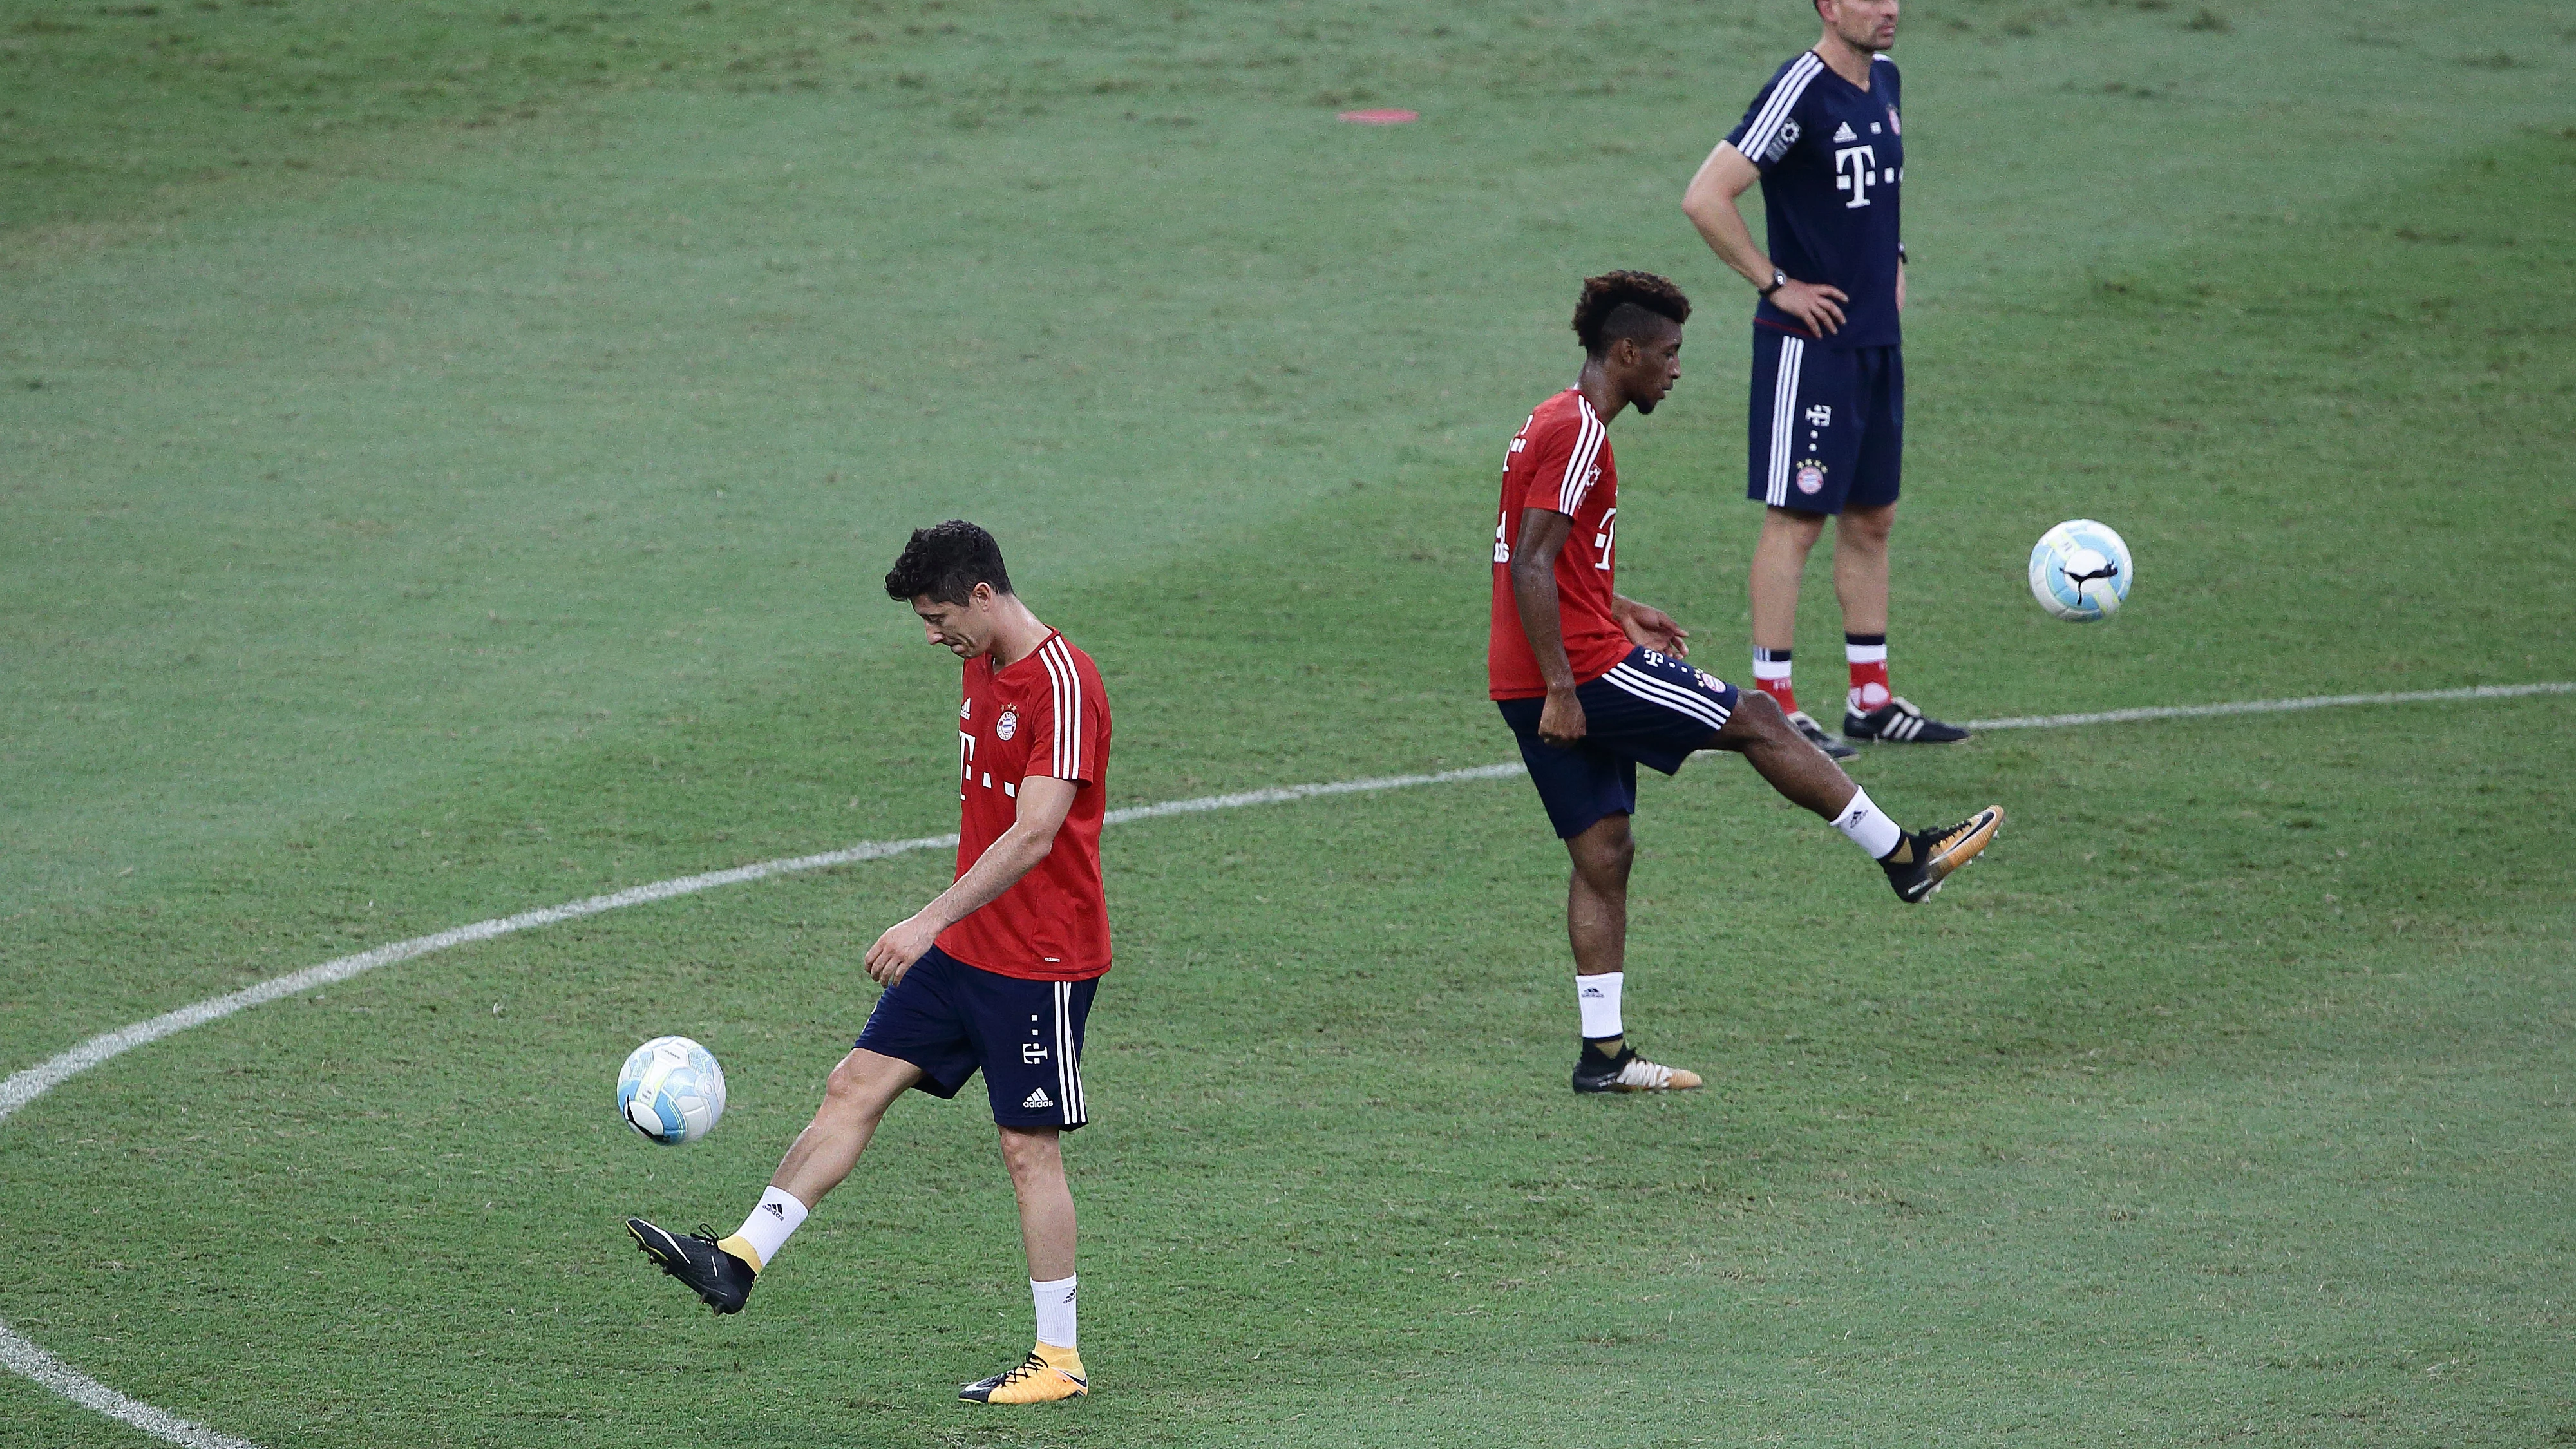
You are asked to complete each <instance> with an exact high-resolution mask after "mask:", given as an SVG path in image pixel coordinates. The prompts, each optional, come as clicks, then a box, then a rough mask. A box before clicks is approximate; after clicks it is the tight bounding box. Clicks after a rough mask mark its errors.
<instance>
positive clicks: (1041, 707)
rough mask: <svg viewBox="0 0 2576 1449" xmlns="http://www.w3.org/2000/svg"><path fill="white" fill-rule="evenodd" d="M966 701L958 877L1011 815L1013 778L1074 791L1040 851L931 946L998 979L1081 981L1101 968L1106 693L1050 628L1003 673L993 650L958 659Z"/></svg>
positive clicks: (1087, 661)
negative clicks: (1070, 786)
mask: <svg viewBox="0 0 2576 1449" xmlns="http://www.w3.org/2000/svg"><path fill="white" fill-rule="evenodd" d="M965 696H966V697H965V700H964V702H963V703H961V704H960V705H958V707H957V760H958V768H959V769H960V770H961V771H962V772H963V773H962V775H961V777H960V779H959V781H958V786H957V798H958V800H959V802H960V803H959V805H958V808H957V873H958V874H959V875H964V874H965V873H966V869H967V867H969V866H971V865H973V864H974V863H975V862H976V860H977V859H978V858H980V857H981V856H982V855H983V854H984V852H985V850H986V849H987V848H989V847H990V846H991V845H992V843H993V842H994V841H996V840H999V839H1000V838H1001V836H1002V832H1003V831H1005V830H1008V829H1010V828H1011V822H1012V821H1014V820H1016V819H1018V818H1019V813H1020V782H1021V781H1022V780H1026V779H1031V778H1036V777H1048V776H1051V777H1053V778H1055V779H1058V780H1071V781H1074V782H1075V783H1076V785H1077V786H1078V787H1079V788H1077V789H1076V790H1075V791H1074V793H1073V809H1072V810H1071V811H1069V812H1067V813H1066V815H1065V817H1064V824H1063V825H1062V826H1060V827H1058V828H1057V830H1056V833H1055V848H1054V849H1053V850H1051V851H1049V852H1048V853H1047V858H1046V859H1044V860H1042V861H1039V862H1038V863H1037V864H1036V865H1035V866H1033V867H1032V868H1031V869H1030V870H1029V873H1028V874H1027V875H1024V876H1022V877H1020V878H1019V879H1018V880H1017V881H1015V882H1013V883H1012V885H1011V888H1010V889H1009V890H1006V891H1004V892H1002V893H1001V894H1000V895H998V896H996V897H994V898H993V899H992V900H991V901H989V902H987V903H986V904H985V906H984V907H983V909H981V910H979V911H976V912H975V913H974V914H972V915H969V916H968V917H966V919H964V920H962V921H959V922H958V923H957V924H955V925H953V926H950V927H949V928H948V929H947V930H945V931H942V932H940V933H939V949H940V950H942V951H945V952H947V953H948V954H949V955H951V956H954V957H956V958H957V959H958V960H960V961H963V962H965V963H966V964H967V965H969V966H973V967H977V968H979V969H981V970H985V971H990V972H993V973H994V974H996V975H1000V976H1017V977H1020V978H1021V979H1023V980H1028V981H1087V980H1089V979H1091V978H1092V977H1094V976H1098V975H1100V974H1101V973H1103V972H1105V971H1107V970H1108V969H1109V905H1108V902H1107V901H1106V900H1105V899H1104V898H1103V896H1102V894H1101V890H1100V817H1101V803H1100V802H1101V797H1102V795H1103V794H1104V792H1105V783H1104V782H1105V781H1106V779H1107V776H1108V772H1109V692H1108V690H1106V689H1105V688H1103V687H1102V686H1101V683H1100V670H1099V669H1098V668H1097V667H1096V666H1095V665H1093V664H1092V662H1091V656H1090V655H1088V654H1085V653H1083V652H1082V651H1081V650H1079V649H1076V648H1074V647H1073V645H1072V644H1070V643H1068V642H1066V640H1065V637H1064V636H1063V635H1062V634H1056V633H1049V634H1048V635H1047V637H1046V642H1045V643H1043V644H1040V645H1039V646H1038V647H1037V648H1036V649H1035V650H1034V651H1032V652H1031V653H1030V654H1029V655H1028V657H1027V658H1025V659H1022V660H1020V661H1019V662H1018V663H1016V664H1012V665H1010V666H1008V667H1007V668H1002V669H996V668H994V667H993V660H992V657H991V656H990V655H984V656H980V657H977V658H974V659H969V660H967V661H966V687H965Z"/></svg>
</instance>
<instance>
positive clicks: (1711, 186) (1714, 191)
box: [1682, 141, 1851, 336]
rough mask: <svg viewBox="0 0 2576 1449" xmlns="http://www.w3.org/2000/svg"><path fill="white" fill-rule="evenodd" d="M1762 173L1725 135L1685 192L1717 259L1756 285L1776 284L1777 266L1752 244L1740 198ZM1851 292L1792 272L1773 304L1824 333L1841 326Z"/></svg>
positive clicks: (1686, 210) (1685, 208) (1690, 213)
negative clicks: (1812, 281) (1848, 293)
mask: <svg viewBox="0 0 2576 1449" xmlns="http://www.w3.org/2000/svg"><path fill="white" fill-rule="evenodd" d="M1761 179H1762V172H1761V170H1760V168H1758V167H1756V166H1755V165H1754V164H1753V162H1752V161H1751V160H1750V159H1749V158H1747V157H1746V156H1745V154H1744V153H1743V152H1741V151H1738V150H1736V149H1735V146H1734V143H1732V142H1729V141H1720V142H1718V143H1717V149H1716V150H1714V151H1711V152H1709V153H1708V159H1707V160H1705V161H1703V162H1701V163H1700V164H1699V174H1698V175H1696V176H1693V177H1692V178H1691V182H1690V186H1689V188H1688V189H1687V190H1685V191H1684V192H1683V193H1682V214H1683V215H1685V216H1687V217H1689V218H1690V219H1691V225H1692V226H1695V227H1697V228H1699V235H1700V239H1701V240H1702V241H1705V242H1707V243H1708V249H1709V250H1710V251H1713V252H1715V253H1717V259H1718V260H1719V261H1721V262H1724V263H1726V264H1727V265H1728V266H1730V267H1733V268H1734V269H1735V270H1736V271H1737V272H1739V273H1741V274H1743V277H1744V279H1745V280H1746V281H1748V282H1751V283H1752V284H1753V285H1754V286H1756V287H1768V286H1770V285H1771V276H1772V273H1773V271H1774V270H1775V268H1774V267H1773V265H1772V262H1771V259H1770V258H1769V257H1767V256H1764V255H1763V254H1762V248H1760V247H1758V246H1755V245H1754V244H1753V229H1752V228H1751V227H1749V226H1747V225H1745V223H1744V213H1743V212H1741V211H1739V210H1737V209H1736V205H1735V203H1736V199H1737V198H1739V197H1741V196H1742V195H1744V193H1745V192H1747V191H1750V190H1751V189H1752V188H1753V183H1754V182H1756V181H1759V180H1761ZM1850 300H1851V298H1850V297H1849V296H1848V295H1846V294H1845V293H1844V292H1843V289H1842V288H1840V287H1834V286H1826V285H1821V284H1811V283H1807V282H1802V281H1799V280H1798V279H1797V278H1795V277H1792V278H1790V279H1789V280H1788V281H1787V282H1785V283H1783V284H1782V285H1781V287H1780V288H1779V290H1777V291H1775V292H1773V293H1772V294H1771V305H1772V306H1774V307H1777V308H1779V309H1780V310H1781V311H1783V312H1786V313H1788V314H1789V315H1790V316H1792V317H1795V318H1797V319H1798V320H1799V321H1801V322H1804V323H1806V324H1807V326H1808V328H1809V329H1810V330H1812V331H1814V332H1815V333H1816V334H1817V335H1819V336H1822V335H1824V334H1825V333H1828V332H1837V331H1840V330H1841V329H1842V325H1843V309H1842V307H1841V305H1840V304H1841V303H1844V302H1848V301H1850Z"/></svg>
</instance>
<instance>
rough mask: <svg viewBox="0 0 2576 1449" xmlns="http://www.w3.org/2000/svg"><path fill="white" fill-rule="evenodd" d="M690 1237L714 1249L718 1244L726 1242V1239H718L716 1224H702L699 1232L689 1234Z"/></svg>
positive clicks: (699, 1225)
mask: <svg viewBox="0 0 2576 1449" xmlns="http://www.w3.org/2000/svg"><path fill="white" fill-rule="evenodd" d="M689 1236H690V1237H693V1238H695V1239H697V1240H698V1241H699V1242H701V1243H704V1244H706V1245H707V1246H708V1247H710V1248H712V1247H714V1246H715V1245H716V1244H718V1243H721V1242H723V1241H724V1239H722V1238H719V1237H717V1236H716V1225H715V1224H713V1223H700V1224H698V1230H697V1231H696V1232H694V1233H691V1234H689Z"/></svg>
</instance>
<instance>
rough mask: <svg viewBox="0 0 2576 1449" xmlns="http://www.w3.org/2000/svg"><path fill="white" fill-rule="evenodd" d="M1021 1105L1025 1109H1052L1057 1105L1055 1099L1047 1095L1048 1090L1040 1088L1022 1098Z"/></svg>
mask: <svg viewBox="0 0 2576 1449" xmlns="http://www.w3.org/2000/svg"><path fill="white" fill-rule="evenodd" d="M1020 1105H1021V1106H1023V1107H1052V1106H1054V1105H1055V1099H1054V1098H1053V1097H1050V1096H1048V1095H1047V1094H1046V1088H1044V1087H1040V1088H1038V1089H1037V1090H1036V1091H1034V1092H1031V1093H1029V1094H1028V1096H1026V1097H1024V1098H1022V1099H1021V1101H1020Z"/></svg>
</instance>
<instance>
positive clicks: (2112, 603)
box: [2030, 518, 2133, 624]
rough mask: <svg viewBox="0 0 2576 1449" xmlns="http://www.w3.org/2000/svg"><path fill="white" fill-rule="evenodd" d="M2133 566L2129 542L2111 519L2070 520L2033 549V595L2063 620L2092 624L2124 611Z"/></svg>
mask: <svg viewBox="0 0 2576 1449" xmlns="http://www.w3.org/2000/svg"><path fill="white" fill-rule="evenodd" d="M2132 573H2133V571H2132V570H2131V568H2130V566H2129V546H2128V545H2127V544H2126V543H2124V542H2122V541H2121V539H2120V535H2118V534H2116V533H2114V532H2112V531H2111V529H2110V528H2109V526H2107V525H2105V524H2100V523H2095V522H2094V521H2093V520H2092V519H2089V518H2077V519H2070V520H2068V521H2067V522H2065V523H2061V524H2059V525H2057V526H2056V527H2055V528H2052V529H2050V530H2049V531H2048V532H2046V533H2043V534H2041V535H2040V536H2039V546H2038V547H2036V548H2033V549H2032V550H2031V551H2030V596H2031V597H2032V598H2034V599H2037V600H2039V606H2040V607H2041V608H2043V609H2046V610H2047V611H2048V612H2049V613H2051V614H2054V615H2056V616H2057V617H2058V618H2060V619H2066V620H2070V621H2072V622H2074V623H2078V624H2089V623H2091V622H2092V621H2094V620H2095V619H2100V618H2105V617H2108V616H2109V615H2112V614H2116V613H2118V612H2119V611H2120V605H2121V604H2122V603H2124V602H2126V601H2127V600H2128V597H2129V583H2130V580H2131V578H2132Z"/></svg>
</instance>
